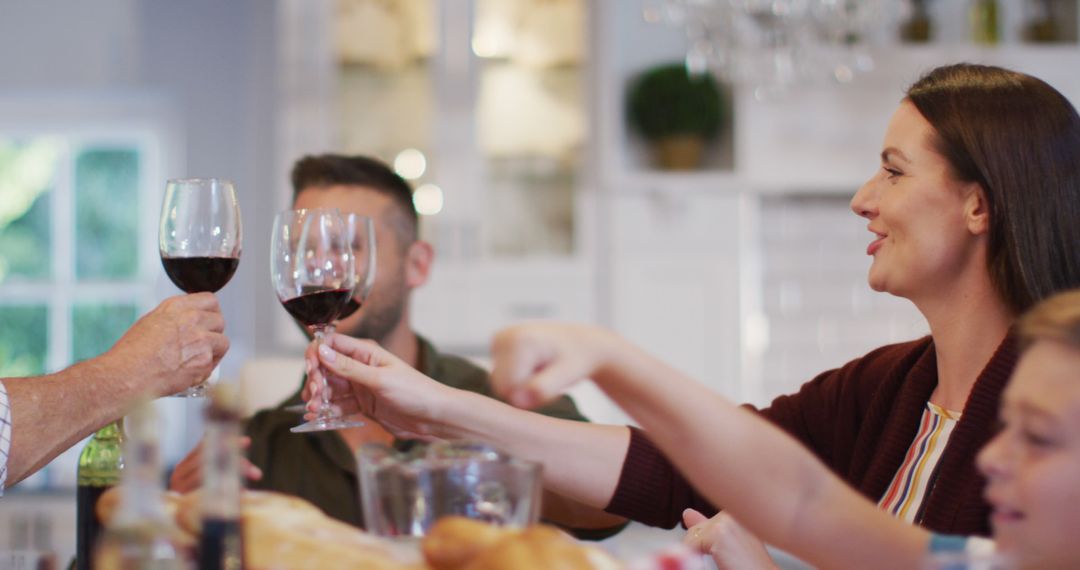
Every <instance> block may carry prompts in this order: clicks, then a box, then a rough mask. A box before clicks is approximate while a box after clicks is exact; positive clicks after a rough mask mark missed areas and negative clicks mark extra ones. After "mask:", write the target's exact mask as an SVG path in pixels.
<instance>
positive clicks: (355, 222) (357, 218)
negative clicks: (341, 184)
mask: <svg viewBox="0 0 1080 570" xmlns="http://www.w3.org/2000/svg"><path fill="white" fill-rule="evenodd" d="M343 216H344V218H345V225H346V226H347V227H348V231H349V235H350V236H352V251H353V259H354V260H355V267H356V287H355V288H354V289H353V294H352V296H351V297H349V302H348V303H346V304H345V309H343V310H342V311H341V314H340V315H338V320H343V319H347V318H349V317H351V316H352V315H353V313H355V312H356V311H359V310H360V307H361V306H362V305H363V304H364V301H365V300H366V299H367V296H368V295H369V294H370V293H371V288H372V287H374V286H375V259H376V256H375V251H376V250H375V222H374V221H373V220H372V219H371V218H369V217H367V216H361V215H360V214H343ZM334 327H335V323H330V332H333V331H334Z"/></svg>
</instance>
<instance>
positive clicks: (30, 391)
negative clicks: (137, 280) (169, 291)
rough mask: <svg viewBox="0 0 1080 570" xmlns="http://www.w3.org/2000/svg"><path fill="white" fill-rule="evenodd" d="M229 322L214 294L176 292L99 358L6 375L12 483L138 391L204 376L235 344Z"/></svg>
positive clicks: (179, 386)
mask: <svg viewBox="0 0 1080 570" xmlns="http://www.w3.org/2000/svg"><path fill="white" fill-rule="evenodd" d="M224 328H225V321H224V319H223V318H222V316H221V311H220V309H219V307H218V302H217V299H216V298H214V296H213V295H211V294H210V293H199V294H195V295H184V296H179V297H172V298H169V299H166V300H165V301H163V302H162V303H161V304H160V305H158V307H156V308H155V309H154V310H152V311H150V312H149V313H147V314H146V315H144V316H143V317H142V318H141V319H139V320H138V321H137V322H136V323H135V324H134V325H132V327H131V329H129V330H128V332H127V333H125V334H124V336H123V337H122V338H121V339H120V340H119V341H117V343H116V344H115V345H114V346H113V347H112V348H111V349H109V350H108V351H107V352H106V353H104V354H102V355H101V356H98V357H97V358H92V359H89V360H86V361H83V362H80V363H78V364H75V365H73V366H71V367H69V368H66V369H64V370H61V371H60V372H57V373H55V374H48V375H45V376H37V377H32V378H6V379H4V386H5V387H6V388H7V393H8V398H9V403H10V405H11V420H12V434H11V454H10V456H9V457H8V466H7V467H8V480H7V484H8V485H14V484H15V483H17V482H18V481H20V480H21V479H23V478H25V477H26V476H27V475H30V474H31V473H33V472H34V471H37V470H38V469H40V468H41V467H42V466H43V465H45V464H47V463H48V462H49V461H52V459H53V458H55V457H56V456H57V455H59V454H60V453H61V452H63V451H64V450H66V449H67V448H69V447H71V446H72V445H74V444H75V443H76V442H78V441H79V440H80V439H82V438H84V437H86V436H88V435H90V434H91V433H93V432H94V431H95V430H97V429H99V428H100V427H101V426H103V425H105V424H107V423H108V422H111V421H113V420H115V419H117V418H119V417H120V416H122V415H123V414H124V413H125V412H126V411H127V410H128V408H129V407H130V406H131V405H132V404H133V403H134V402H135V400H136V399H137V398H139V397H144V396H148V397H159V396H165V395H168V394H174V393H176V392H179V391H181V390H183V389H185V388H188V387H189V386H192V385H194V384H197V383H199V382H201V381H202V380H203V379H205V378H206V376H208V375H209V374H210V371H211V370H213V368H214V366H215V365H216V364H217V362H218V361H219V360H220V359H221V357H222V356H223V355H224V354H225V351H226V350H228V347H229V341H228V339H226V338H225V335H224V334H223V331H224Z"/></svg>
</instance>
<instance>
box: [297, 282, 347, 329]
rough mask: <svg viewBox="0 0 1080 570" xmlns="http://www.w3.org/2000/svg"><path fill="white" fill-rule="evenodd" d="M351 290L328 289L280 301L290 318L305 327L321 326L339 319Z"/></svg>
mask: <svg viewBox="0 0 1080 570" xmlns="http://www.w3.org/2000/svg"><path fill="white" fill-rule="evenodd" d="M351 295H352V289H328V290H324V291H317V292H313V293H305V294H303V295H300V296H299V297H293V298H292V299H289V300H287V301H282V302H281V304H282V306H284V307H285V310H286V311H288V312H289V314H290V315H292V317H293V318H294V319H296V320H298V321H300V322H301V323H303V324H304V325H305V326H309V327H311V326H316V325H323V324H326V323H329V322H333V321H334V319H337V318H339V316H340V314H341V312H342V310H343V309H344V308H345V307H346V304H347V303H348V302H349V301H350V300H351V299H350V296H351Z"/></svg>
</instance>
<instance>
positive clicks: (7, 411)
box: [0, 382, 11, 497]
mask: <svg viewBox="0 0 1080 570" xmlns="http://www.w3.org/2000/svg"><path fill="white" fill-rule="evenodd" d="M10 451H11V407H10V406H9V405H8V397H7V388H5V387H4V383H3V382H0V497H2V496H4V485H5V484H6V483H7V460H8V452H10Z"/></svg>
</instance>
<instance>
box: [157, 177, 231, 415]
mask: <svg viewBox="0 0 1080 570" xmlns="http://www.w3.org/2000/svg"><path fill="white" fill-rule="evenodd" d="M240 234H241V231H240V206H239V205H238V204H237V202H236V191H235V190H234V189H233V185H232V182H229V181H228V180H221V179H217V178H188V179H182V180H169V181H168V183H166V184H165V201H164V203H163V204H162V207H161V221H160V224H159V227H158V250H159V252H160V253H161V264H162V265H163V266H164V267H165V273H166V274H167V275H168V276H169V279H171V280H172V282H173V283H174V284H175V285H176V286H177V287H179V288H180V289H182V290H183V291H184V292H186V293H201V292H204V291H205V292H210V293H214V292H217V291H218V290H220V289H221V288H222V287H224V286H225V284H226V283H228V282H229V279H231V278H232V276H233V274H234V273H236V268H237V266H238V265H240V249H241V243H240V240H241V238H240ZM216 375H217V368H215V369H214V371H213V372H212V373H211V374H210V377H211V378H213V377H215V376H216ZM206 387H207V383H206V380H204V381H203V382H202V383H200V384H198V385H196V386H192V387H190V388H188V389H186V390H184V391H183V392H180V393H177V394H173V396H174V397H179V398H200V397H203V396H205V395H206Z"/></svg>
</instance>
